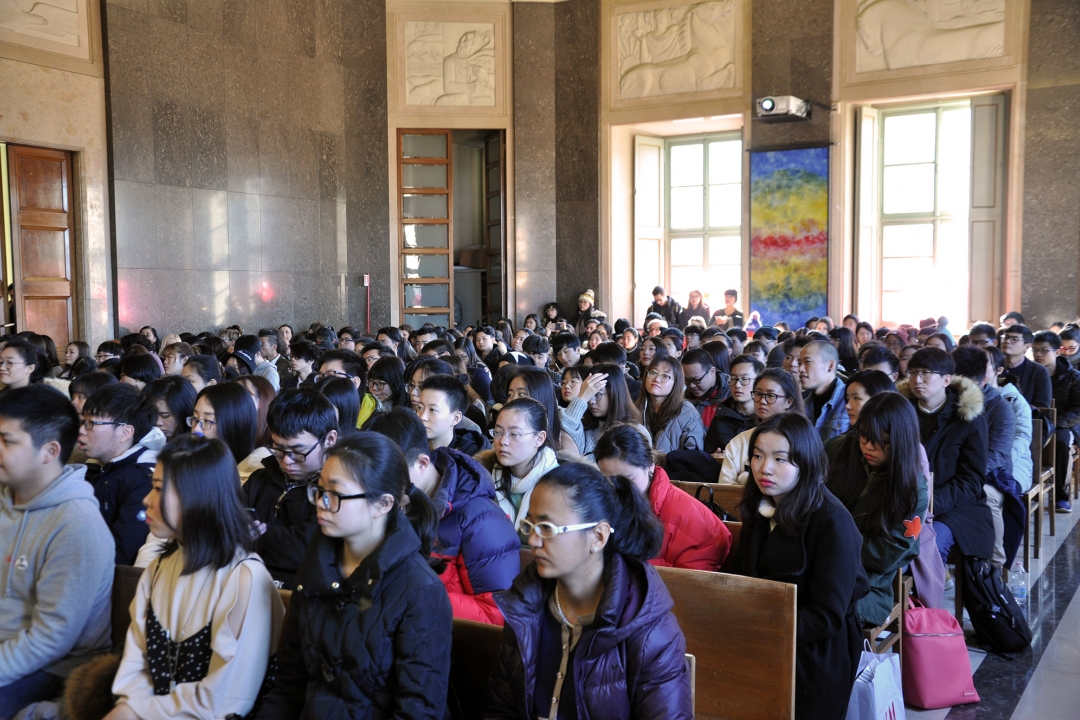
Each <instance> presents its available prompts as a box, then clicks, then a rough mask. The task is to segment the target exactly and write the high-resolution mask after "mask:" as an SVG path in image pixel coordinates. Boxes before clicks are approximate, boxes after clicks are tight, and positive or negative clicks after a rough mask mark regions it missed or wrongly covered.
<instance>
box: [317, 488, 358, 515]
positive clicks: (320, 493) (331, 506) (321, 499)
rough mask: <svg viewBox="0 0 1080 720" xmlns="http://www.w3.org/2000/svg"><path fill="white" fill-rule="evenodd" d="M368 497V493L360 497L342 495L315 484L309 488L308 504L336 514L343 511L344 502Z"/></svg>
mask: <svg viewBox="0 0 1080 720" xmlns="http://www.w3.org/2000/svg"><path fill="white" fill-rule="evenodd" d="M367 496H368V494H367V493H360V494H359V495H342V494H341V493H339V492H335V491H334V490H323V489H322V488H321V487H319V486H318V485H314V484H313V485H308V486H307V499H308V502H309V503H311V504H312V505H314V506H315V507H317V508H322V509H323V510H329V511H330V512H332V513H336V512H337V511H338V510H340V509H341V501H342V500H363V499H364V498H366V497H367Z"/></svg>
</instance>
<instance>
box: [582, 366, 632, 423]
mask: <svg viewBox="0 0 1080 720" xmlns="http://www.w3.org/2000/svg"><path fill="white" fill-rule="evenodd" d="M589 374H590V375H600V374H606V375H607V387H606V388H605V392H606V393H607V396H608V410H607V415H606V416H605V417H604V422H605V424H608V425H610V424H613V423H636V424H638V425H640V424H642V418H641V411H640V410H638V408H637V405H635V404H634V398H633V397H632V396H631V395H630V387H629V386H628V385H627V384H626V374H625V373H624V372H623V369H622V368H621V367H619V366H618V365H593V366H592V369H591V370H590V372H589ZM581 424H582V426H583V427H585V428H586V429H589V430H592V429H595V428H597V427H599V426H600V418H597V417H593V414H592V413H591V412H588V411H586V412H585V415H584V416H583V417H582V418H581Z"/></svg>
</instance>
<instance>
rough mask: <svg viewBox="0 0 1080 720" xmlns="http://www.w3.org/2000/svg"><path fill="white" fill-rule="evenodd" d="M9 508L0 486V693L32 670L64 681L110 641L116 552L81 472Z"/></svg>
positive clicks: (74, 470) (74, 469)
mask: <svg viewBox="0 0 1080 720" xmlns="http://www.w3.org/2000/svg"><path fill="white" fill-rule="evenodd" d="M13 503H14V496H13V493H12V491H11V489H10V488H7V487H0V692H2V691H3V690H2V688H3V687H4V686H5V685H10V684H11V683H12V682H14V681H16V680H19V679H20V678H23V677H25V676H27V675H29V674H31V673H34V672H37V671H38V670H46V671H48V672H50V673H53V674H54V675H58V676H61V677H66V676H67V674H68V673H69V672H70V671H71V669H72V668H74V667H75V666H76V665H78V664H79V663H80V662H82V661H84V660H85V659H86V658H87V657H88V656H90V655H93V654H95V653H98V652H100V651H103V650H108V649H109V644H110V639H111V633H110V616H109V610H110V598H111V594H112V581H113V569H114V565H113V557H114V555H115V552H116V549H115V545H114V543H113V538H112V534H111V533H110V532H109V528H108V526H106V525H105V521H104V520H103V519H102V517H101V513H100V512H99V511H98V502H97V499H96V498H95V497H94V490H93V488H92V487H91V486H90V484H89V483H88V482H86V467H85V466H83V465H68V466H66V467H65V468H64V471H63V473H61V475H60V477H58V478H57V479H56V480H54V481H53V482H52V484H50V485H49V486H48V487H47V488H46V489H45V491H44V492H42V493H41V494H40V495H38V496H37V497H36V498H34V499H33V500H31V501H30V502H29V503H27V504H25V505H14V504H13Z"/></svg>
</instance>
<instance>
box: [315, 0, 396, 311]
mask: <svg viewBox="0 0 1080 720" xmlns="http://www.w3.org/2000/svg"><path fill="white" fill-rule="evenodd" d="M342 23H343V28H344V30H343V32H344V36H345V37H347V38H364V42H347V43H345V46H344V48H343V52H342V62H343V64H344V66H345V73H344V81H343V82H344V118H345V133H344V134H345V144H344V158H345V160H344V163H343V168H344V178H345V195H346V198H347V199H348V205H347V208H346V222H347V227H348V242H347V247H346V255H347V263H348V268H349V272H348V275H347V276H346V277H345V288H346V293H347V299H346V308H345V314H346V315H347V317H349V318H352V322H355V323H360V322H361V319H362V318H364V317H366V316H367V315H368V314H369V311H370V317H371V323H372V326H373V327H374V328H378V327H379V326H380V324H386V323H388V322H389V321H390V317H391V315H390V313H391V307H393V306H394V305H395V304H396V303H394V299H393V298H392V297H391V296H390V273H389V268H390V246H389V243H388V242H387V238H388V237H389V235H390V212H389V208H388V198H389V196H390V187H389V179H388V177H387V172H386V170H387V168H386V158H387V157H388V155H389V147H388V139H387V133H386V128H387V122H388V115H387V94H386V93H387V85H386V82H387V81H386V70H387V66H386V4H385V3H384V2H382V0H356V1H355V2H349V3H345V5H344V6H343V20H342ZM365 274H369V275H370V276H371V292H370V296H371V306H370V308H369V307H368V305H367V299H366V298H367V295H368V293H367V288H365V287H364V283H363V276H364V275H365ZM339 280H340V278H339ZM322 293H323V295H322V296H321V298H322V300H325V301H327V302H330V301H331V300H332V299H333V297H339V296H340V289H339V290H336V291H334V292H333V293H331V290H330V288H329V287H327V288H326V289H324V290H322ZM315 297H316V298H319V297H320V296H318V295H316V296H315Z"/></svg>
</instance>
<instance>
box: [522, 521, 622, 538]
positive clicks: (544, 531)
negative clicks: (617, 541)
mask: <svg viewBox="0 0 1080 720" xmlns="http://www.w3.org/2000/svg"><path fill="white" fill-rule="evenodd" d="M599 524H600V523H598V522H593V523H579V524H577V525H556V524H555V523H550V522H546V521H545V522H538V523H534V522H532V521H531V520H526V519H525V518H521V519H520V520H518V522H517V531H518V532H519V533H521V534H522V535H526V536H528V535H532V534H533V532H534V531H535V532H536V534H537V535H538V536H539V537H540V538H541V539H542V540H550V539H551V538H553V537H555V536H556V535H562V534H563V533H568V532H576V531H578V530H588V529H589V528H594V527H596V526H597V525H599ZM611 533H612V534H613V535H614V534H615V530H614V529H612V531H611Z"/></svg>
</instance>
